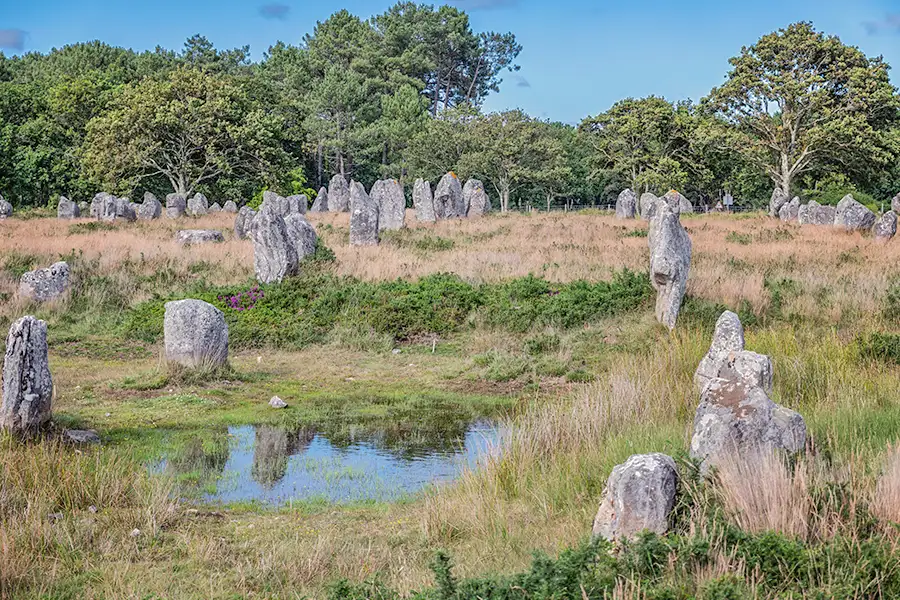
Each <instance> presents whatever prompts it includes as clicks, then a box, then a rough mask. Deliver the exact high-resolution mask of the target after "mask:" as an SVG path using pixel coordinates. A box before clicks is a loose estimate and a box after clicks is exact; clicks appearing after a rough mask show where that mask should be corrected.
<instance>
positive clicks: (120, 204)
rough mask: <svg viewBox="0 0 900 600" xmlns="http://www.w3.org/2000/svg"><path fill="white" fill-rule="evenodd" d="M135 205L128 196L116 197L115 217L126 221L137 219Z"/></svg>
mask: <svg viewBox="0 0 900 600" xmlns="http://www.w3.org/2000/svg"><path fill="white" fill-rule="evenodd" d="M135 206H136V205H135V204H134V203H133V202H131V201H130V200H129V199H128V198H116V219H121V220H123V221H128V222H134V221H137V211H136V210H135Z"/></svg>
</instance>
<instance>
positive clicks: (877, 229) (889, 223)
mask: <svg viewBox="0 0 900 600" xmlns="http://www.w3.org/2000/svg"><path fill="white" fill-rule="evenodd" d="M872 235H874V236H875V239H876V240H878V241H879V242H886V241H888V240H890V239H891V238H893V237H894V236H895V235H897V213H895V212H894V211H892V210H889V211H887V212H886V213H884V214H883V215H881V218H880V219H878V220H877V221H876V222H875V225H873V226H872Z"/></svg>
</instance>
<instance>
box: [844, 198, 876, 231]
mask: <svg viewBox="0 0 900 600" xmlns="http://www.w3.org/2000/svg"><path fill="white" fill-rule="evenodd" d="M875 219H876V217H875V213H873V212H872V211H871V210H869V209H868V208H866V207H865V206H863V205H862V204H860V203H859V202H857V201H856V200H854V199H853V196H852V195H850V194H847V195H846V196H844V198H843V199H842V200H841V201H840V202H838V205H837V208H836V209H835V211H834V226H835V227H838V228H840V229H843V230H845V231H868V230H869V229H872V226H873V225H875Z"/></svg>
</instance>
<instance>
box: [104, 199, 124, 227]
mask: <svg viewBox="0 0 900 600" xmlns="http://www.w3.org/2000/svg"><path fill="white" fill-rule="evenodd" d="M102 202H103V205H102V207H101V208H100V220H101V221H105V222H107V223H112V222H113V221H115V220H116V219H117V218H118V217H119V206H120V202H119V199H118V198H116V197H115V196H113V195H112V194H107V195H105V196H103V198H102ZM123 210H124V207H123Z"/></svg>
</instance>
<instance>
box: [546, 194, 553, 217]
mask: <svg viewBox="0 0 900 600" xmlns="http://www.w3.org/2000/svg"><path fill="white" fill-rule="evenodd" d="M551 202H553V194H547V212H548V213H549V212H550V203H551Z"/></svg>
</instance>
